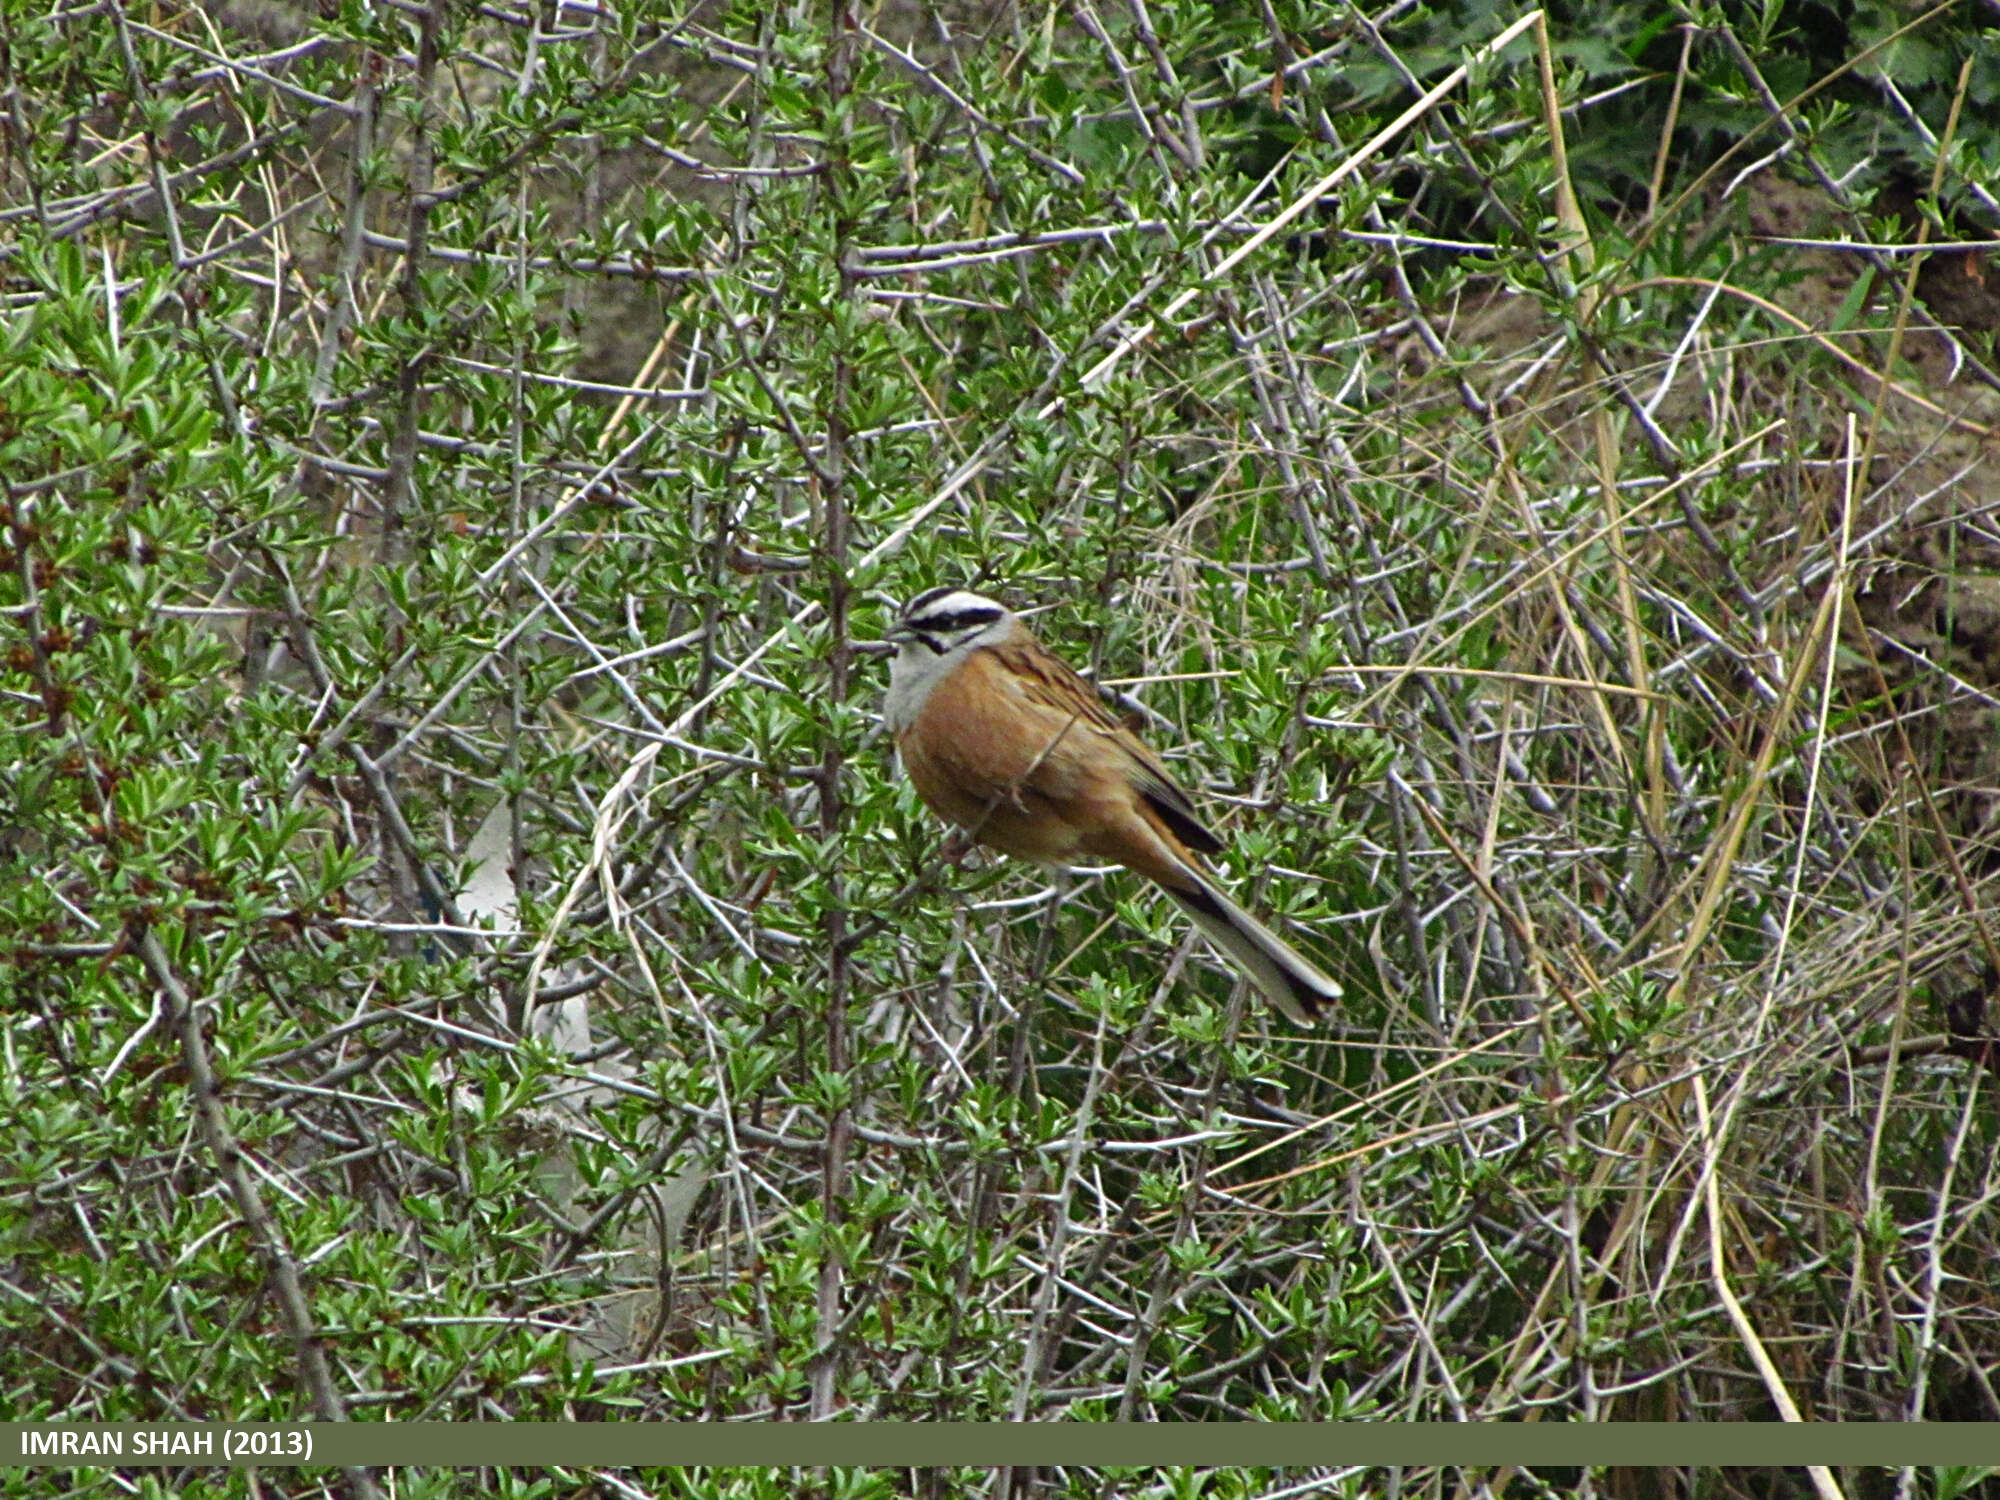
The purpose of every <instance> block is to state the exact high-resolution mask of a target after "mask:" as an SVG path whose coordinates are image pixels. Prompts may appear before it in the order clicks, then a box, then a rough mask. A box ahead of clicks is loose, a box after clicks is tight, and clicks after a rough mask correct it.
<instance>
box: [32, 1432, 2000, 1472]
mask: <svg viewBox="0 0 2000 1500" xmlns="http://www.w3.org/2000/svg"><path fill="white" fill-rule="evenodd" d="M219 1464H227V1465H239V1466H240V1465H247V1464H256V1465H262V1466H288V1465H295V1464H311V1465H313V1466H315V1467H318V1466H325V1465H338V1466H343V1467H353V1466H366V1465H375V1464H444V1465H495V1466H502V1467H512V1466H540V1465H547V1464H561V1465H565V1466H575V1467H609V1466H620V1465H632V1464H642V1465H680V1464H722V1465H732V1466H736V1465H741V1466H749V1467H758V1468H764V1467H771V1466H790V1465H813V1466H816V1465H822V1464H826V1465H843V1464H854V1465H865V1466H889V1467H903V1466H922V1467H931V1466H939V1465H942V1466H952V1467H957V1466H968V1467H976V1468H984V1467H989V1466H993V1465H998V1464H1106V1465H1139V1466H1146V1467H1152V1466H1169V1467H1172V1466H1176V1465H1199V1466H1201V1467H1204V1468H1209V1467H1216V1466H1224V1467H1226V1466H1232V1465H1251V1464H1255V1465H1262V1466H1274V1467H1290V1466H1318V1465H1347V1464H1371V1465H1373V1464H1380V1465H1391V1464H1393V1465H1404V1466H1438V1465H1450V1466H1472V1467H1484V1466H1489V1465H1510V1464H1518V1465H1588V1466H1615V1467H1626V1466H1655V1465H1658V1466H1666V1467H1677V1466H1683V1465H1698V1466H1702V1467H1720V1466H1737V1465H1757V1466H1779V1467H1802V1466H1805V1465H1808V1464H1827V1465H1863V1466H1869V1467H1876V1466H1886V1467H1899V1466H1902V1465H1906V1464H1908V1465H1916V1466H1920V1467H1929V1466H1933V1465H1978V1464H1995V1465H2000V1423H1962V1424H1961V1423H1952V1424H1945V1423H1922V1424H1911V1423H1879V1424H1876V1423H1806V1424H1802V1425H1797V1426H1785V1425H1779V1424H1763V1423H1758V1424H1752V1423H1735V1424H1707V1425H1693V1424H1674V1423H1622V1424H1604V1425H1586V1424H1569V1425H1564V1424H1556V1423H1532V1424H1528V1423H1504V1424H1490V1425H1486V1424H1477V1425H1476V1424H1455V1423H1430V1424H1423V1425H1408V1424H1395V1423H1326V1424H1275V1423H1274V1424H1259V1423H1201V1424H1187V1425H1173V1426H1162V1425H1141V1424H1124V1425H1120V1424H1082V1423H1062V1424H1053V1423H1051V1424H1031V1425H1021V1426H1014V1425H1009V1424H1006V1423H976V1422H954V1423H919V1422H866V1423H828V1424H810V1423H773V1422H760V1423H744V1424H720V1423H639V1422H633V1423H603V1424H570V1423H562V1422H519V1423H508V1422H478V1423H463V1424H453V1423H443V1422H419V1423H393V1422H392V1423H378V1422H356V1423H347V1424H323V1423H301V1424H300V1425H298V1426H296V1427H286V1426H277V1425H271V1424H246V1425H241V1426H234V1425H229V1424H224V1423H212V1424H195V1423H158V1424H145V1423H104V1424H101V1425H89V1424H81V1423H78V1424H68V1423H58V1422H46V1423H44V1422H11V1423H0V1466H12V1467H20V1466H44V1465H48V1466H56V1465H62V1466H73V1465H89V1466H93V1467H105V1468H136V1467H147V1466H159V1465H173V1466H183V1467H195V1468H199V1467H203V1466H207V1465H219Z"/></svg>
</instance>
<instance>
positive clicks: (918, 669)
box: [882, 587, 1021, 734]
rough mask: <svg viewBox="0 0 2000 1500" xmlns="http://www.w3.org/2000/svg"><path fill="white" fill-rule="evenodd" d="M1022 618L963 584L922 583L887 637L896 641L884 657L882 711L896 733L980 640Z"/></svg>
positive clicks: (993, 641)
mask: <svg viewBox="0 0 2000 1500" xmlns="http://www.w3.org/2000/svg"><path fill="white" fill-rule="evenodd" d="M1019 629H1021V622H1020V621H1019V620H1018V619H1016V618H1015V616H1014V612H1013V611H1012V610H1011V609H1009V608H1007V606H1006V605H1004V604H996V603H994V602H993V601H992V600H991V599H988V598H987V597H985V596H984V595H983V594H975V593H972V592H970V591H969V590H967V589H958V588H950V587H946V588H939V589H926V590H925V591H924V592H923V593H921V594H919V595H917V597H916V598H914V599H912V600H911V601H910V602H909V603H908V604H905V605H904V606H903V612H902V614H901V615H900V616H899V617H898V618H897V620H896V623H895V624H894V625H892V626H890V627H889V631H888V637H889V639H890V640H892V641H894V642H895V643H896V655H895V657H894V659H893V660H891V661H890V663H889V696H888V699H887V700H886V701H885V702H884V704H883V709H882V714H883V717H884V718H885V719H886V720H887V721H888V724H889V728H890V730H891V731H892V732H894V733H896V734H901V733H902V732H903V730H904V729H906V728H908V727H909V725H910V724H911V723H913V722H914V721H915V719H916V716H917V714H918V713H919V712H920V711H921V710H922V709H923V706H924V700H925V699H926V698H928V697H929V696H930V691H931V689H932V688H933V687H935V686H936V685H937V684H938V683H939V682H941V681H943V680H944V679H945V678H946V677H948V676H949V675H950V674H951V673H952V672H953V671H955V670H956V669H957V668H958V666H959V664H960V663H961V662H963V661H964V660H965V659H966V658H967V657H968V656H970V655H972V653H973V652H975V651H977V650H978V649H979V648H980V647H982V646H992V645H997V644H999V643H1000V642H1001V641H1004V640H1006V639H1007V638H1008V637H1009V636H1011V635H1012V634H1013V633H1014V632H1015V631H1017V630H1019Z"/></svg>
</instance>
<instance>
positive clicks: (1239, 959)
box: [1163, 864, 1341, 1026]
mask: <svg viewBox="0 0 2000 1500" xmlns="http://www.w3.org/2000/svg"><path fill="white" fill-rule="evenodd" d="M1181 868H1182V869H1183V870H1185V871H1186V872H1187V875H1188V876H1189V878H1190V879H1191V880H1192V882H1193V883H1192V884H1191V885H1188V886H1185V887H1183V886H1179V885H1164V883H1163V889H1165V891H1166V892H1167V894H1168V895H1170V896H1172V897H1173V898H1174V900H1175V901H1177V902H1179V903H1180V906H1181V909H1182V910H1184V911H1185V912H1186V913H1187V914H1188V916H1189V917H1190V918H1192V919H1193V921H1194V925H1195V926H1196V927H1198V928H1200V929H1201V933H1202V936H1203V937H1205V938H1207V939H1208V940H1209V941H1210V942H1211V943H1213V944H1215V946H1216V947H1217V948H1219V949H1221V950H1222V952H1223V953H1224V954H1225V955H1227V957H1228V958H1229V959H1230V960H1231V961H1232V962H1233V963H1234V964H1235V965H1236V966H1237V967H1238V968H1240V969H1241V970H1242V971H1243V973H1244V974H1245V976H1246V977H1248V979H1249V980H1250V982H1251V983H1252V984H1254V985H1256V986H1257V988H1258V989H1260V990H1262V991H1263V992H1264V994H1265V995H1266V996H1267V997H1268V998H1269V999H1270V1001H1271V1003H1272V1004H1273V1005H1275V1006H1277V1007H1278V1009H1279V1010H1281V1011H1283V1012H1284V1013H1285V1014H1286V1015H1288V1016H1290V1017H1291V1018H1292V1019H1293V1020H1294V1021H1296V1022H1298V1024H1299V1025H1301V1026H1310V1025H1312V1024H1313V1022H1315V1021H1317V1020H1318V1019H1319V1018H1320V1016H1321V1015H1323V1014H1324V1013H1325V1012H1326V1011H1327V1010H1328V1009H1330V1008H1331V1007H1332V1005H1333V1002H1334V1001H1336V1000H1338V999H1339V998H1340V995H1341V989H1340V986H1339V985H1338V984H1336V983H1334V981H1333V980H1331V979H1329V978H1327V977H1326V975H1324V974H1322V973H1321V972H1320V971H1319V970H1318V969H1317V968H1315V967H1314V966H1313V964H1312V963H1311V962H1310V961H1309V960H1307V959H1306V958H1304V957H1303V956H1301V955H1300V954H1299V953H1298V952H1297V950H1295V949H1294V948H1293V947H1292V946H1291V944H1289V943H1287V942H1286V941H1285V940H1284V939H1283V938H1281V937H1279V936H1278V935H1277V934H1276V933H1275V932H1273V931H1271V929H1270V928H1268V927H1266V926H1265V925H1264V924H1263V923H1262V922H1260V921H1258V920H1257V919H1256V918H1255V917H1253V916H1251V915H1250V913H1249V912H1247V911H1245V910H1244V909H1243V908H1242V907H1240V906H1238V905H1237V904H1236V903H1235V902H1234V901H1232V900H1230V899H1229V896H1228V895H1227V894H1226V893H1225V892H1224V891H1223V890H1222V888H1221V887H1220V886H1218V885H1216V883H1215V882H1214V881H1212V880H1210V879H1209V878H1208V877H1207V876H1206V875H1205V874H1203V873H1202V872H1201V871H1200V870H1197V869H1194V868H1193V867H1191V866H1189V865H1186V864H1183V865H1182V866H1181Z"/></svg>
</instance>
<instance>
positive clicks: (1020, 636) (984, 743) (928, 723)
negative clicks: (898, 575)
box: [882, 585, 1341, 1026]
mask: <svg viewBox="0 0 2000 1500" xmlns="http://www.w3.org/2000/svg"><path fill="white" fill-rule="evenodd" d="M886 636H887V639H888V641H889V642H890V643H891V644H892V645H893V646H894V647H895V651H896V654H895V655H894V656H893V657H892V658H891V660H890V664H889V690H888V694H887V696H886V698H885V699H884V701H883V715H882V716H883V720H884V723H885V725H886V727H887V728H888V730H889V733H890V734H891V735H892V736H893V737H894V739H895V742H896V754H897V757H898V758H899V759H900V760H901V761H902V764H903V771H904V774H905V775H907V776H908V777H909V779H910V784H911V785H912V786H913V787H914V788H915V789H916V793H917V795H918V797H920V798H921V799H922V800H923V802H924V804H925V805H926V806H928V807H929V808H930V809H931V811H933V812H935V813H936V814H937V815H938V816H939V817H941V818H943V819H944V820H945V821H946V822H947V823H951V824H954V825H956V826H957V827H958V828H960V829H962V830H963V831H964V832H965V833H966V834H968V835H969V836H970V837H971V838H972V839H973V841H974V842H976V843H980V844H984V845H986V846H987V847H988V848H992V849H997V850H999V851H1000V852H1001V853H1002V854H1008V855H1012V856H1014V857H1015V858H1017V859H1025V860H1031V861H1033V862H1034V863H1036V864H1039V865H1042V866H1044V867H1046V868H1050V869H1057V870H1060V869H1066V868H1068V867H1070V866H1072V865H1075V864H1079V863H1086V862H1094V863H1115V864H1120V865H1123V866H1125V867H1126V868H1127V869H1129V870H1134V871H1137V872H1138V873H1139V874H1140V875H1143V876H1145V877H1146V879H1148V880H1150V881H1152V882H1153V883H1154V884H1155V885H1157V886H1159V887H1160V889H1161V890H1163V891H1165V892H1166V893H1167V895H1169V896H1170V897H1172V898H1173V900H1174V902H1175V903H1176V904H1177V905H1179V906H1180V908H1181V909H1182V910H1183V911H1185V912H1186V913H1187V914H1188V916H1189V918H1190V919H1192V921H1193V922H1194V925H1195V927H1196V928H1197V929H1199V930H1200V932H1201V933H1202V935H1203V936H1204V937H1206V938H1207V939H1208V940H1209V942H1211V943H1213V944H1214V945H1215V946H1216V948H1218V949H1219V950H1221V952H1222V953H1223V954H1224V955H1225V956H1226V957H1228V958H1229V959H1230V960H1231V961H1232V962H1234V963H1235V964H1236V966H1237V967H1238V968H1240V969H1241V970H1242V972H1243V973H1244V975H1245V976H1246V977H1247V978H1248V979H1249V980H1250V981H1251V983H1252V984H1254V985H1255V986H1256V987H1257V988H1258V989H1259V990H1260V991H1262V992H1263V994H1264V995H1265V996H1266V997H1267V998H1268V999H1269V1000H1270V1001H1271V1003H1272V1004H1273V1005H1275V1006H1276V1007H1277V1008H1278V1009H1279V1010H1280V1011H1282V1012H1283V1013H1284V1014H1285V1015H1286V1016H1288V1017H1290V1018H1291V1019H1292V1020H1293V1021H1294V1022H1296V1023H1298V1024H1299V1025H1301V1026H1310V1025H1312V1024H1313V1023H1314V1022H1315V1021H1316V1020H1318V1019H1319V1018H1320V1017H1321V1016H1322V1015H1323V1014H1325V1013H1326V1011H1327V1010H1328V1009H1329V1007H1331V1006H1332V1004H1333V1002H1334V1001H1336V1000H1338V999H1339V998H1340V995H1341V988H1340V986H1339V985H1338V984H1337V983H1335V982H1334V981H1333V980H1332V979H1330V978H1328V977H1327V976H1326V975H1325V974H1323V973H1322V972H1320V970H1319V969H1318V968H1317V967H1315V966H1314V965H1313V963H1312V962H1311V961H1310V960H1308V959H1306V958H1305V957H1304V956H1303V955H1301V954H1300V953H1299V952H1298V951H1297V950H1295V949H1294V948H1293V947H1292V946H1291V945H1290V944H1288V943H1287V942H1285V940H1284V939H1283V938H1281V937H1279V936H1278V935H1277V934H1276V933H1275V932H1273V931H1271V929H1270V928H1268V927H1266V926H1265V925H1264V924H1263V923H1262V922H1260V921H1258V920H1257V919H1256V918H1255V917H1253V916H1252V915H1250V913H1249V912H1247V911H1245V910H1244V909H1243V908H1242V907H1241V906H1240V905H1238V904H1237V903H1236V902H1235V901H1234V900H1233V899H1231V897H1230V896H1229V894H1228V892H1226V891H1225V890H1223V888H1222V887H1221V886H1220V885H1219V884H1218V883H1217V882H1216V880H1215V877H1214V876H1212V875H1211V874H1210V873H1209V872H1208V869H1207V867H1206V866H1205V865H1203V863H1202V859H1201V857H1202V856H1203V855H1211V854H1219V853H1221V852H1222V849H1223V843H1222V840H1221V839H1219V838H1217V837H1216V836H1215V834H1213V833H1212V832H1210V831H1209V829H1208V828H1207V827H1206V826H1205V825H1204V824H1203V823H1202V821H1201V818H1200V817H1199V815H1198V814H1197V813H1196V811H1195V807H1194V804H1193V802H1192V801H1190V800H1189V798H1188V794H1187V793H1186V792H1185V791H1183V790H1182V789H1181V788H1180V787H1179V786H1178V785H1176V784H1175V782H1174V779H1173V777H1172V776H1171V775H1169V774H1168V772H1167V768H1166V766H1165V764H1164V763H1162V761H1161V760H1160V758H1159V756H1157V755H1155V754H1154V753H1153V752H1152V751H1151V750H1150V749H1148V748H1147V747H1146V745H1145V744H1144V743H1143V742H1142V741H1141V740H1140V739H1139V737H1138V736H1137V735H1136V734H1134V733H1133V732H1132V731H1131V730H1130V729H1129V728H1127V727H1126V726H1125V724H1124V723H1123V722H1122V721H1121V720H1120V719H1119V718H1118V717H1117V716H1116V715H1115V714H1113V713H1112V712H1111V711H1110V710H1109V709H1107V708H1106V707H1105V706H1104V704H1103V703H1102V702H1101V701H1099V699H1098V696H1097V693H1096V691H1095V690H1094V689H1093V688H1092V687H1091V685H1090V684H1089V683H1088V682H1086V681H1084V679H1083V678H1082V677H1080V676H1079V675H1078V674H1077V673H1076V671H1075V670H1074V669H1073V668H1072V667H1071V666H1070V665H1069V664H1068V663H1067V662H1065V661H1064V660H1063V659H1062V658H1061V657H1059V656H1057V655H1056V654H1055V653H1054V652H1052V651H1050V650H1049V649H1048V648H1047V647H1046V646H1044V645H1042V643H1041V642H1040V641H1038V640H1037V639H1036V638H1035V635H1034V632H1033V631H1031V630H1030V629H1029V628H1028V626H1027V624H1026V622H1024V621H1023V620H1022V619H1021V617H1020V616H1019V615H1018V614H1016V613H1015V612H1014V611H1013V610H1011V609H1009V608H1007V607H1006V606H1005V605H1003V604H1000V603H998V602H997V601H995V600H993V599H989V598H987V597H985V596H984V595H982V594H976V593H973V592H971V591H969V590H967V589H963V588H956V587H952V586H950V585H946V586H943V587H939V588H932V589H927V590H925V591H924V592H923V593H921V594H918V595H916V596H915V597H914V598H912V599H911V600H910V601H909V602H908V603H907V604H905V605H904V606H903V608H902V611H901V614H900V615H899V617H898V618H897V620H896V622H895V624H894V625H893V626H891V627H890V629H889V630H888V631H887V632H886Z"/></svg>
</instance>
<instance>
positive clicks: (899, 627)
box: [889, 584, 1014, 656]
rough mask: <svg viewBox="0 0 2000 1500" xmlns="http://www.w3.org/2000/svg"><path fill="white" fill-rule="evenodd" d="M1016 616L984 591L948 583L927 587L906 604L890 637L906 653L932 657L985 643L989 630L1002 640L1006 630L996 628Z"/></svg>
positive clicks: (994, 637) (891, 630) (995, 637)
mask: <svg viewBox="0 0 2000 1500" xmlns="http://www.w3.org/2000/svg"><path fill="white" fill-rule="evenodd" d="M1013 618H1014V612H1013V611H1012V610H1010V609H1008V608H1007V606H1006V605H1004V604H996V603H995V602H994V601H993V600H991V599H988V598H987V597H986V596H985V595H984V594H975V593H972V592H971V591H970V590H968V589H960V588H953V587H951V586H950V585H948V584H947V585H946V586H945V587H943V588H936V589H925V590H924V591H923V592H922V593H921V594H919V595H917V596H916V598H914V599H912V600H911V601H910V602H909V603H908V604H905V605H904V606H903V612H902V614H901V616H899V617H898V619H897V621H896V623H895V625H894V626H893V627H891V629H890V631H889V639H890V640H892V641H895V642H896V643H897V644H898V645H900V646H901V647H902V650H903V654H905V655H908V654H911V653H912V652H928V653H929V654H930V655H932V656H949V655H951V653H952V652H954V651H956V650H957V649H958V648H959V647H961V646H969V645H972V644H974V643H975V642H978V643H981V644H983V641H982V640H981V638H982V637H985V636H987V635H988V634H989V632H990V633H991V635H992V638H993V639H996V640H997V639H999V638H1000V637H1001V636H1003V635H1005V634H1006V631H1005V629H1004V628H1003V629H1000V630H995V629H994V627H995V626H996V625H1002V626H1004V624H1005V622H1008V621H1011V620H1012V619H1013Z"/></svg>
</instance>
